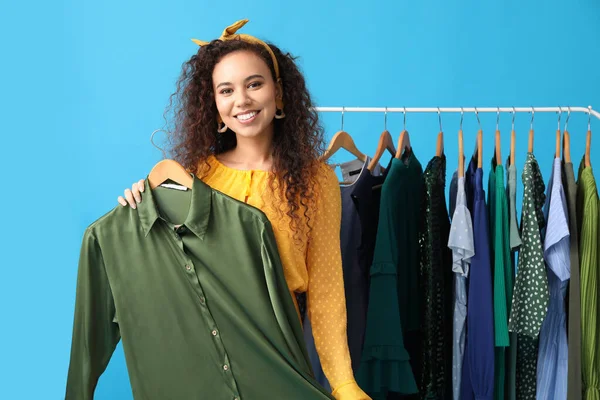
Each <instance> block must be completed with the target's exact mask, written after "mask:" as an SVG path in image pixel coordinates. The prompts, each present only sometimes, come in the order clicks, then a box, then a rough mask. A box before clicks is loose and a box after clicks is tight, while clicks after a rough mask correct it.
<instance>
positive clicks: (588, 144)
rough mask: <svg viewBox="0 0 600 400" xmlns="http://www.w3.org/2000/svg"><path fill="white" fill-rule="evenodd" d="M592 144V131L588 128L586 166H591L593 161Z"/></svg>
mask: <svg viewBox="0 0 600 400" xmlns="http://www.w3.org/2000/svg"><path fill="white" fill-rule="evenodd" d="M591 146H592V131H591V130H590V129H588V131H587V134H586V136H585V166H586V167H591V166H592V163H591V161H590V147H591Z"/></svg>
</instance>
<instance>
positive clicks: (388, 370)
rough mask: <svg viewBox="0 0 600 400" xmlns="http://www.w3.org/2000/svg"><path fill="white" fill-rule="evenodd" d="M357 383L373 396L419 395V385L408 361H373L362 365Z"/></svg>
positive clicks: (364, 362) (357, 376)
mask: <svg viewBox="0 0 600 400" xmlns="http://www.w3.org/2000/svg"><path fill="white" fill-rule="evenodd" d="M356 378H357V379H356V381H357V382H358V384H359V385H360V387H361V388H362V389H363V390H365V391H366V392H367V393H369V394H371V395H375V394H380V393H383V394H387V393H388V392H396V393H401V394H413V393H417V392H418V389H417V383H416V382H415V377H414V375H413V372H412V369H411V367H410V364H409V362H408V361H380V360H375V359H371V360H369V361H363V362H361V364H360V368H359V369H358V373H357V374H356Z"/></svg>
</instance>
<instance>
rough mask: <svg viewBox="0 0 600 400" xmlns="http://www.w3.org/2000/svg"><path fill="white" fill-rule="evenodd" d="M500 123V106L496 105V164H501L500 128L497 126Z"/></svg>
mask: <svg viewBox="0 0 600 400" xmlns="http://www.w3.org/2000/svg"><path fill="white" fill-rule="evenodd" d="M499 125H500V107H498V113H497V115H496V148H495V151H496V165H502V153H501V152H500V144H501V140H500V139H501V138H500V129H499V128H498V126H499Z"/></svg>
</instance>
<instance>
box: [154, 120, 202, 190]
mask: <svg viewBox="0 0 600 400" xmlns="http://www.w3.org/2000/svg"><path fill="white" fill-rule="evenodd" d="M161 130H162V129H157V130H155V131H154V132H152V135H151V136H150V142H152V145H153V146H154V147H156V148H157V149H159V150H160V151H161V152H162V154H163V160H161V161H159V162H158V163H156V164H155V165H154V167H153V168H152V170H151V171H150V174H149V175H148V182H149V183H150V188H151V189H154V188H156V187H158V186H160V185H161V184H162V183H164V182H166V181H167V180H169V179H170V180H172V181H174V182H177V183H178V184H180V185H183V186H185V187H186V188H188V189H192V185H193V183H194V179H193V178H192V175H190V173H189V172H188V171H186V169H185V168H183V166H182V165H181V164H179V163H178V162H177V161H175V160H172V159H168V158H167V157H166V154H165V151H164V150H163V149H162V148H160V147H158V146H157V145H156V144H155V143H154V134H155V133H156V132H158V131H161Z"/></svg>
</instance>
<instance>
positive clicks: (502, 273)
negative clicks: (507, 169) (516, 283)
mask: <svg viewBox="0 0 600 400" xmlns="http://www.w3.org/2000/svg"><path fill="white" fill-rule="evenodd" d="M488 183H489V186H488V187H489V197H490V199H493V200H491V201H490V203H491V207H493V210H492V211H490V224H491V226H492V230H491V233H492V241H491V243H492V248H493V249H494V251H493V255H494V258H493V260H494V267H493V271H494V345H495V367H494V372H495V383H494V397H495V398H496V399H497V400H505V398H506V397H505V385H506V383H505V382H506V362H507V359H506V354H507V353H506V351H505V350H506V347H508V346H509V345H510V340H509V335H508V315H509V314H510V303H511V302H512V294H513V273H512V270H511V267H512V266H511V261H510V233H509V212H508V204H507V200H506V191H505V188H504V168H503V167H502V165H496V158H495V157H494V158H493V160H492V169H491V170H490V175H489V181H488Z"/></svg>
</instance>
